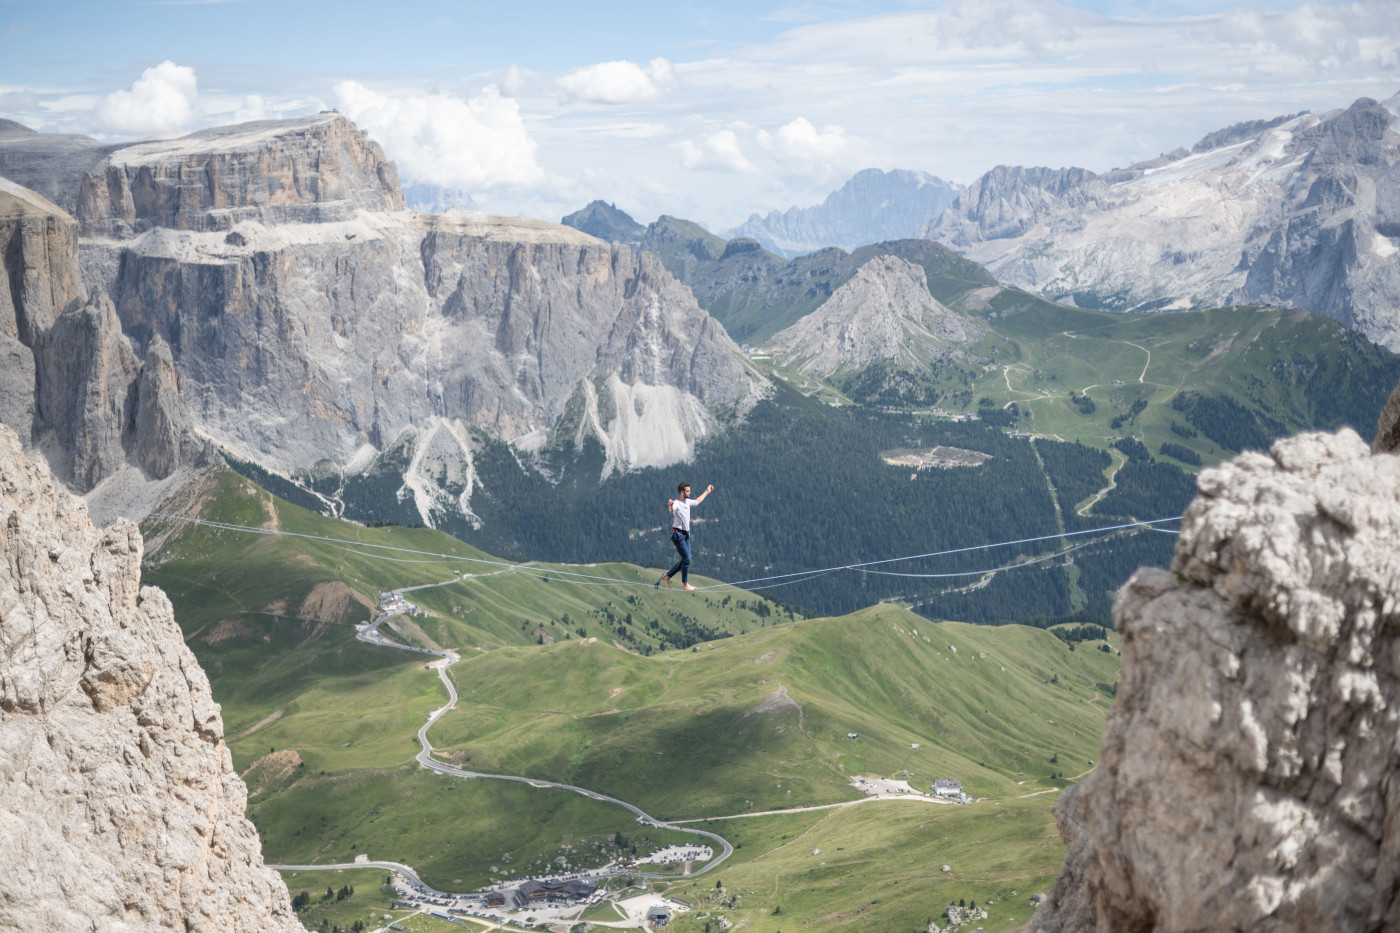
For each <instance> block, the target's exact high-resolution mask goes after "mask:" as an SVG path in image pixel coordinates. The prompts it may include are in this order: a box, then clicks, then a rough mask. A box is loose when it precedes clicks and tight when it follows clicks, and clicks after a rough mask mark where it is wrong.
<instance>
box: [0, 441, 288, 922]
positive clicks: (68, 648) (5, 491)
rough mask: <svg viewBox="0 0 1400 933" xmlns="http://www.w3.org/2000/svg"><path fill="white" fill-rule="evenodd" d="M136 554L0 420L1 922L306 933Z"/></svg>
mask: <svg viewBox="0 0 1400 933" xmlns="http://www.w3.org/2000/svg"><path fill="white" fill-rule="evenodd" d="M141 553H142V543H141V535H140V533H139V532H138V531H137V529H136V527H135V526H134V525H132V524H130V523H129V522H126V521H119V522H117V523H116V524H115V525H113V526H112V527H111V528H109V529H107V530H106V531H105V532H102V533H99V532H97V531H96V530H95V529H94V528H93V526H92V523H91V522H90V521H89V519H88V515H87V508H86V506H85V505H84V503H83V502H82V501H81V500H79V499H76V498H74V497H72V496H70V495H68V494H67V493H64V492H62V491H61V490H60V489H58V488H56V487H55V485H54V482H53V480H52V477H51V476H50V475H49V473H48V471H47V470H46V469H45V468H44V467H43V466H42V465H38V464H31V463H30V462H28V461H27V460H26V459H25V457H24V455H23V453H22V452H21V450H20V444H19V440H18V438H17V437H16V436H15V434H14V433H13V432H12V431H10V430H9V429H8V428H5V427H3V426H0V851H3V852H4V853H5V871H4V872H0V929H6V930H52V931H74V933H77V931H83V933H88V931H96V933H134V931H146V930H149V931H168V930H182V931H203V933H224V931H247V933H267V931H279V933H280V931H285V933H296V931H301V930H302V927H301V924H300V923H298V922H297V920H296V918H295V916H294V915H293V913H292V910H291V903H290V901H289V899H288V896H287V889H286V886H285V885H284V884H283V883H282V881H281V879H280V878H279V877H278V876H277V875H276V874H275V873H274V872H272V871H271V870H269V869H267V868H266V867H264V865H263V861H262V855H261V850H260V845H259V841H258V836H257V831H256V830H255V829H254V828H253V826H252V824H251V823H249V822H248V821H247V820H246V819H245V818H244V815H243V811H244V806H245V803H246V790H245V788H244V786H243V783H242V781H240V780H239V778H238V775H237V774H236V773H235V772H234V770H233V766H232V760H231V758H230V756H229V751H228V748H227V746H226V745H225V744H224V741H223V722H222V720H221V718H220V715H219V707H218V705H217V704H216V703H214V701H213V700H212V699H211V697H210V693H209V681H208V679H207V678H206V677H205V675H204V672H203V671H202V670H200V668H199V665H198V663H197V662H196V661H195V658H194V655H193V654H191V653H190V651H189V649H188V648H187V647H186V646H185V644H184V642H183V640H182V638H181V633H180V629H179V627H178V626H177V625H176V624H175V620H174V616H173V612H172V610H171V606H170V601H169V600H168V599H166V597H165V594H164V593H162V592H161V591H160V590H158V589H155V588H152V587H142V586H141V580H140V563H141Z"/></svg>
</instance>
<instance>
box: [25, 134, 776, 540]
mask: <svg viewBox="0 0 1400 933" xmlns="http://www.w3.org/2000/svg"><path fill="white" fill-rule="evenodd" d="M0 174H3V175H5V176H6V177H7V178H9V179H10V182H11V183H13V184H10V183H7V184H8V185H9V188H8V189H7V190H13V189H15V188H16V187H17V186H19V185H24V186H26V187H28V188H31V189H32V190H34V191H37V192H39V193H40V194H44V195H52V198H51V200H56V201H57V204H58V206H59V207H63V208H66V209H67V211H68V212H70V213H71V214H72V219H67V218H66V217H65V216H63V214H64V212H63V211H57V210H56V209H55V210H53V211H49V213H50V214H53V215H54V217H55V219H54V220H53V221H52V222H51V226H53V227H54V229H55V230H60V229H61V231H62V232H61V234H56V235H58V236H60V238H66V239H62V243H61V244H60V246H62V248H63V249H65V250H67V249H71V247H72V241H73V240H74V239H76V242H77V246H78V251H79V257H80V258H79V263H78V268H79V271H80V274H77V275H75V274H73V273H72V271H71V270H66V271H64V272H63V274H64V275H66V276H67V279H62V278H61V277H60V281H63V282H68V283H69V284H68V286H67V287H68V288H69V289H70V290H71V291H73V294H74V295H76V294H78V292H79V291H82V290H85V291H86V293H88V294H91V295H93V296H94V297H93V298H92V299H91V304H92V309H90V310H89V312H87V317H89V318H93V319H94V320H98V319H100V321H99V323H102V324H103V326H106V325H107V324H110V323H111V320H117V321H119V322H120V327H119V328H116V329H115V331H114V333H115V334H116V335H117V337H120V338H121V339H113V340H112V341H111V345H110V347H109V346H107V345H106V344H102V346H103V347H106V350H105V351H104V352H105V355H103V354H97V352H96V344H94V345H93V349H92V350H91V353H90V355H92V354H96V355H98V356H100V357H101V360H102V365H101V366H99V367H98V369H99V370H100V372H99V375H100V378H98V377H97V376H95V377H94V379H97V381H99V382H101V383H102V385H103V386H104V387H105V388H104V389H103V390H102V391H101V392H99V393H98V396H99V397H98V401H100V402H101V404H100V405H97V406H94V405H93V404H87V405H86V407H85V409H84V410H85V411H87V412H89V413H91V412H93V411H95V410H96V409H98V408H103V406H105V409H103V410H104V411H107V414H108V415H112V416H113V417H115V412H116V409H117V408H119V407H121V406H123V405H125V406H128V407H127V408H124V409H123V414H122V416H121V417H122V419H125V420H122V421H121V423H122V424H127V423H130V424H132V425H135V426H136V427H137V428H140V429H141V430H144V431H145V432H146V434H147V435H149V436H150V437H161V438H167V439H168V438H169V437H172V436H175V435H180V434H182V433H184V432H186V431H187V430H188V432H190V433H192V434H193V435H194V436H197V437H198V438H201V439H205V440H208V441H210V442H212V443H213V444H215V445H217V446H219V447H221V448H223V449H225V450H227V451H230V452H231V453H233V454H234V455H236V456H237V457H239V458H242V459H244V460H247V461H249V462H252V463H256V464H259V465H261V466H262V467H264V468H266V469H270V470H273V471H276V472H281V473H284V474H289V473H292V472H294V471H298V470H309V469H311V468H313V467H318V465H319V467H318V468H320V469H322V470H324V469H325V468H326V464H330V465H331V467H332V468H333V469H335V470H340V471H345V472H354V471H357V470H364V469H368V468H371V467H376V466H382V465H383V464H382V463H380V462H379V461H380V458H381V456H382V455H383V454H384V452H385V451H386V450H387V449H389V448H390V447H395V449H396V451H397V452H403V451H405V450H406V451H407V454H406V460H407V462H406V463H400V464H398V465H397V466H395V467H394V468H395V469H401V470H402V472H403V473H404V476H405V481H404V486H403V487H402V490H401V496H408V497H411V498H412V500H413V502H414V504H415V506H416V508H417V510H418V512H419V514H420V515H421V517H422V518H423V520H424V521H425V522H428V523H434V522H435V521H436V518H435V516H436V515H438V514H439V513H440V512H442V511H444V510H445V511H447V512H451V513H454V514H459V515H465V516H469V515H470V505H469V501H470V496H471V494H472V492H473V490H474V475H475V474H474V470H473V466H472V458H473V444H474V443H475V438H477V437H489V438H492V439H501V440H506V441H509V442H511V443H513V444H515V445H516V446H517V448H518V449H519V450H521V451H522V452H523V453H524V454H525V455H526V456H527V457H528V456H529V454H530V452H531V451H535V450H538V449H540V448H542V447H544V446H547V445H551V444H553V445H558V444H566V443H571V442H581V441H582V439H583V437H585V436H587V437H592V438H593V439H594V440H596V441H597V442H599V443H600V444H601V445H602V447H603V449H604V451H605V466H604V474H605V475H606V473H607V472H609V471H611V470H626V469H633V468H636V467H640V466H656V465H664V464H667V463H671V462H675V461H676V460H679V459H683V458H685V457H686V456H688V455H689V454H690V452H691V451H692V450H693V449H694V444H695V443H696V442H697V441H698V440H699V439H701V438H703V437H704V436H706V435H707V434H708V433H709V432H711V431H713V430H714V429H715V427H716V425H717V424H718V419H719V418H721V417H723V416H726V415H727V414H732V413H739V414H742V412H743V411H744V410H746V407H747V406H748V405H751V404H752V403H753V402H754V401H755V400H756V399H757V398H758V397H759V396H760V395H761V394H762V392H763V391H764V383H763V382H762V380H761V378H759V377H757V376H756V375H755V374H754V372H753V371H752V370H751V369H750V368H749V367H748V366H747V365H746V363H745V362H744V360H743V357H742V355H741V354H740V353H739V352H738V348H737V346H735V344H734V343H733V342H732V341H731V340H730V339H729V338H728V336H727V335H726V334H725V332H724V329H723V328H722V327H721V326H720V325H719V323H718V322H716V321H715V320H714V319H713V318H711V317H710V316H709V315H707V314H706V313H705V312H704V311H703V310H701V309H700V307H699V306H698V305H697V304H696V303H695V300H694V298H693V296H692V295H691V294H690V292H689V291H688V290H687V289H685V288H684V287H682V286H680V285H679V284H678V283H677V282H676V281H675V280H674V278H673V277H672V276H671V275H670V274H669V273H668V272H667V271H666V269H665V268H664V267H663V266H662V265H661V264H660V263H659V262H657V261H656V260H655V259H653V258H652V257H650V256H648V255H645V254H641V253H638V252H637V251H635V250H633V249H631V248H629V247H627V246H622V245H610V244H608V243H605V242H602V241H599V240H597V239H594V238H592V237H589V236H586V235H584V234H581V233H578V232H577V231H574V230H572V229H570V228H568V227H563V226H557V225H553V224H547V223H543V222H539V221H532V220H526V219H512V218H502V217H494V216H491V215H486V214H481V213H475V212H464V211H456V210H454V211H451V212H449V213H447V214H444V215H432V214H420V213H417V212H413V211H408V210H405V209H404V197H403V194H402V192H401V190H400V187H399V182H398V177H397V172H396V171H395V169H394V166H393V164H392V163H390V162H387V161H386V160H385V159H384V156H383V153H382V151H381V150H380V148H379V146H378V145H377V144H375V143H374V142H373V141H372V140H370V139H368V138H367V137H366V136H365V134H364V133H362V132H361V131H359V130H358V129H356V128H355V127H354V125H353V124H351V123H349V121H347V120H345V119H344V118H342V117H340V116H339V115H337V114H334V113H326V114H320V115H316V116H311V117H304V118H298V119H295V120H286V121H263V122H258V123H251V124H242V125H239V126H233V127H222V128H218V129H214V130H206V131H203V132H200V133H194V134H190V135H189V136H186V137H180V138H178V139H170V140H154V141H147V142H139V143H132V144H123V145H103V144H98V143H97V142H96V141H93V140H87V141H84V139H83V138H82V137H50V136H46V135H45V134H38V133H33V132H29V131H27V130H25V129H24V128H23V127H18V126H17V125H16V124H8V125H7V126H4V127H0ZM20 190H22V189H20ZM13 196H14V197H16V198H19V199H20V200H24V199H25V197H26V196H23V195H20V194H14V195H13ZM35 197H39V195H35ZM40 200H42V197H40ZM46 210H47V209H46ZM74 228H76V230H75V229H74ZM55 248H57V247H55ZM41 277H42V276H41ZM106 295H110V296H111V299H110V301H107V299H106V298H105V297H103V296H106ZM65 300H67V299H66V298H65ZM36 313H37V312H36ZM113 314H114V315H115V317H114V318H113V317H112V315H113ZM76 323H77V321H76V319H75V321H74V326H70V327H69V330H82V328H78V327H76ZM10 330H14V331H18V327H17V326H12V327H11V328H10ZM97 330H100V328H98V327H97V324H89V325H88V326H87V330H86V331H84V332H91V333H95V332H97ZM102 332H103V333H107V331H102ZM9 339H10V340H11V341H12V342H13V341H14V340H16V339H18V337H11V338H9ZM90 343H92V341H90ZM122 345H126V346H125V350H123V349H122ZM5 350H6V352H10V353H14V352H17V351H15V350H14V348H13V347H12V346H9V345H6V347H5ZM124 353H125V354H130V359H128V358H127V356H125V355H123V354H124ZM141 358H145V359H146V360H147V362H146V364H144V367H145V369H146V370H149V372H150V376H149V377H147V378H143V379H137V378H136V371H137V370H139V369H141V368H142V367H141V366H138V365H137V364H136V360H138V359H141ZM39 365H40V364H36V376H35V379H36V380H39V381H42V374H38V373H37V369H38V368H39ZM128 376H129V377H131V378H129V379H127V377H128ZM172 376H173V377H174V379H175V389H174V390H173V391H172V390H170V389H169V386H168V385H167V384H165V383H161V384H156V382H155V380H156V379H157V378H158V377H159V378H164V379H169V378H170V377H172ZM13 378H18V380H19V381H20V382H24V381H25V378H26V377H25V375H24V374H21V375H20V376H18V377H13ZM124 379H125V380H126V382H125V383H123V380H124ZM104 380H105V381H104ZM119 384H127V385H135V386H136V388H135V389H134V390H128V391H127V393H126V395H124V396H122V398H121V400H120V401H117V400H116V399H117V395H119V394H120V393H119V392H118V391H117V390H118V388H119ZM38 394H39V396H40V399H41V402H42V392H40V393H38ZM23 397H24V396H23V394H22V393H21V394H20V395H18V396H17V398H21V399H22V398H23ZM143 399H148V400H150V401H151V402H152V404H156V403H160V404H164V405H166V407H167V409H168V410H167V411H165V413H164V414H160V415H155V414H148V415H145V416H141V415H140V414H139V413H138V412H137V411H136V406H137V405H138V403H139V402H140V401H141V400H143ZM176 399H180V400H182V401H183V403H184V409H185V412H179V411H175V410H174V409H170V408H169V405H171V404H173V403H174V401H175V400H176ZM7 404H8V405H9V407H11V408H17V409H23V404H22V402H16V403H13V404H9V403H8V399H7ZM69 411H70V413H71V412H73V409H72V407H71V406H70V408H69ZM42 414H43V405H42V404H40V405H39V406H38V407H36V410H35V415H34V417H35V418H39V416H40V415H42ZM566 414H568V417H565V415H566ZM12 417H13V418H14V419H15V421H16V422H22V421H23V419H24V417H25V412H24V411H23V410H16V412H15V413H14V414H13V416H12ZM99 420H100V419H99ZM108 420H109V421H111V420H112V418H108ZM118 420H120V419H118ZM114 423H115V422H114ZM45 424H47V422H45ZM22 427H23V425H22V424H21V428H22ZM111 430H115V429H111ZM21 433H23V431H21ZM109 433H110V432H109ZM157 446H158V445H157ZM166 446H167V447H168V446H169V445H168V444H167V445H166ZM68 447H69V445H67V444H59V445H57V447H56V450H57V452H58V454H60V455H63V454H64V452H65V451H67V450H68ZM111 447H112V445H111V444H110V443H107V444H106V446H105V448H104V449H111ZM126 447H128V448H131V450H132V451H134V454H135V455H136V456H138V457H140V456H144V458H145V459H144V460H142V461H141V466H142V468H143V469H145V470H146V471H147V472H148V473H150V472H155V473H159V472H160V471H162V470H166V469H170V468H171V467H172V465H175V464H178V463H179V462H181V461H180V457H179V456H173V457H172V456H170V455H169V453H168V451H164V452H157V451H155V450H154V449H153V444H152V443H151V442H148V441H146V440H143V441H140V442H133V443H127V444H126ZM396 456H397V453H396ZM80 459H81V458H80ZM89 459H90V458H89ZM111 471H112V465H111V464H106V463H104V464H102V465H100V466H99V467H98V468H96V469H89V468H87V467H86V461H83V462H81V463H75V465H74V466H73V468H72V469H71V470H66V471H65V470H60V473H61V475H64V477H65V479H68V478H70V475H71V476H74V477H78V476H80V479H79V486H80V488H90V487H91V485H93V484H94V483H95V482H97V481H100V479H101V478H103V476H104V475H110V473H111ZM328 505H330V506H331V507H332V508H335V507H337V504H336V503H328Z"/></svg>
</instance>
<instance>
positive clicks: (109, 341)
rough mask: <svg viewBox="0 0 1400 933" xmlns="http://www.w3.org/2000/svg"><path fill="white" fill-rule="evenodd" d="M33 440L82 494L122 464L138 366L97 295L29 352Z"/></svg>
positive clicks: (106, 303)
mask: <svg viewBox="0 0 1400 933" xmlns="http://www.w3.org/2000/svg"><path fill="white" fill-rule="evenodd" d="M34 358H35V364H36V366H35V368H36V374H35V384H36V390H37V392H36V394H37V399H36V405H35V434H36V437H37V441H38V445H39V447H40V449H42V450H43V451H44V453H45V455H46V456H48V457H49V460H50V463H52V464H54V465H55V467H56V470H57V472H58V473H59V474H60V475H61V476H63V477H65V478H67V479H69V480H70V481H72V482H73V483H74V484H75V485H76V486H77V487H78V488H79V489H82V490H88V489H91V488H92V487H93V486H95V485H97V484H98V483H99V482H101V481H102V480H103V479H104V478H105V477H107V476H110V475H111V474H112V473H115V472H116V471H117V470H118V469H119V468H120V467H121V466H122V464H123V463H125V462H126V451H125V448H124V446H123V443H122V441H123V435H124V434H125V433H126V431H127V425H129V424H130V423H131V422H132V420H133V418H134V416H135V408H136V397H135V392H134V391H133V390H134V389H135V382H136V378H137V376H138V375H139V373H140V364H139V363H138V362H137V359H136V354H135V353H134V352H133V351H132V349H131V344H130V343H129V342H128V341H127V339H126V336H125V335H124V334H123V333H122V325H121V321H120V320H119V319H118V318H117V312H116V308H115V307H114V306H113V305H112V301H111V299H109V298H108V297H107V295H106V294H105V293H103V292H100V291H99V292H95V293H94V294H93V296H92V298H91V299H90V300H89V301H88V302H86V303H85V304H83V305H81V306H79V307H73V308H70V309H69V310H68V311H66V312H64V313H63V314H61V315H59V317H58V319H57V320H56V321H54V324H53V326H52V327H50V328H49V329H48V330H47V331H45V332H44V334H43V335H42V336H41V337H40V339H39V342H38V344H37V345H36V347H35V352H34Z"/></svg>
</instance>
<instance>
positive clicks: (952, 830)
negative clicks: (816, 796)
mask: <svg viewBox="0 0 1400 933" xmlns="http://www.w3.org/2000/svg"><path fill="white" fill-rule="evenodd" d="M1054 801H1055V795H1053V794H1041V795H1038V796H1033V797H1014V796H1012V797H1004V798H999V799H994V800H983V801H979V802H978V803H977V804H975V805H973V806H969V807H940V806H923V805H920V804H914V803H905V802H889V803H871V804H863V805H861V806H858V807H847V808H844V809H839V810H823V811H816V812H807V813H796V814H792V815H790V816H781V817H762V818H751V819H745V820H730V821H717V822H715V823H713V824H711V825H709V826H708V828H710V829H713V830H715V831H717V832H721V833H724V834H726V836H727V837H728V838H729V839H730V840H731V842H733V843H734V844H735V845H736V846H740V848H739V849H738V850H737V851H736V852H735V856H734V858H732V859H731V860H730V862H729V863H727V864H726V865H725V867H724V868H723V869H721V870H720V871H719V872H718V873H717V874H718V879H719V880H720V881H721V882H722V884H723V886H724V894H720V892H718V891H716V890H715V886H714V884H715V882H714V879H713V878H711V877H710V876H702V877H701V878H697V879H696V880H694V881H690V882H679V883H676V884H674V885H672V886H671V889H670V892H669V893H671V894H674V895H675V896H676V897H680V898H683V899H685V900H687V901H689V902H691V903H692V904H694V905H695V908H694V910H693V911H691V912H690V913H686V914H681V915H679V916H678V918H677V920H676V923H675V924H674V927H673V928H674V929H675V930H676V933H699V931H701V930H703V929H704V928H705V926H704V924H705V920H706V919H712V918H714V917H717V916H724V917H727V918H728V919H729V920H730V921H731V922H742V923H743V924H744V927H743V928H744V929H745V930H747V931H752V933H776V931H779V930H789V931H791V930H832V929H856V930H878V931H882V933H886V931H895V933H918V931H922V930H923V929H925V926H926V924H927V923H928V922H929V921H930V920H933V921H935V922H937V923H938V924H939V925H940V926H941V927H946V923H945V922H944V920H943V918H942V917H941V914H942V912H943V909H944V908H945V907H946V906H947V905H948V904H949V903H956V902H957V901H958V900H959V899H964V900H973V901H976V902H977V903H978V904H979V905H988V906H987V911H988V917H987V919H986V920H983V921H980V922H978V923H976V924H974V926H977V927H981V928H984V929H987V930H1013V929H1019V928H1020V927H1021V925H1022V924H1024V923H1025V922H1026V921H1027V920H1029V919H1030V915H1031V913H1032V912H1033V905H1032V904H1031V902H1030V896H1031V895H1032V894H1035V893H1038V892H1039V893H1045V892H1048V891H1049V889H1050V886H1051V885H1052V884H1053V883H1054V880H1055V878H1056V877H1057V876H1058V875H1059V871H1060V864H1061V862H1062V861H1063V860H1064V844H1063V843H1062V842H1061V841H1060V836H1059V832H1058V831H1057V830H1056V828H1055V825H1054V817H1053V815H1052V813H1051V808H1052V807H1053V805H1054ZM944 865H947V866H949V869H950V871H948V872H944V871H943V870H942V867H943V866H944ZM735 895H737V896H738V902H737V906H735V907H730V908H725V907H722V906H721V904H722V902H723V901H724V900H725V899H726V898H728V897H732V896H735ZM989 902H991V903H989ZM775 907H777V908H780V909H781V912H780V913H779V914H778V915H776V916H775V915H774V914H773V909H774V908H775ZM712 929H713V927H712Z"/></svg>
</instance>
